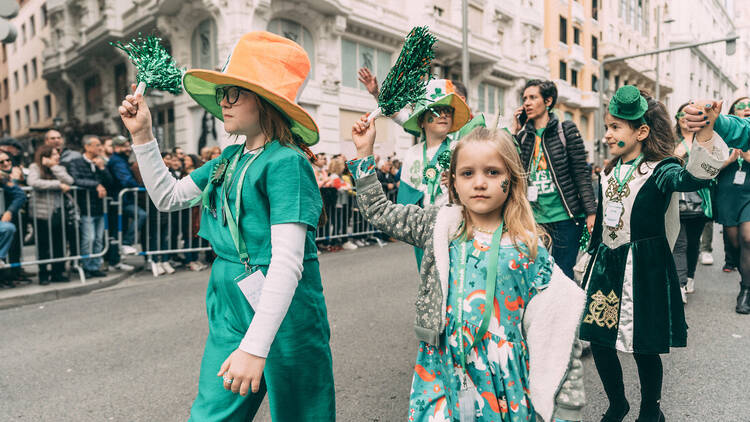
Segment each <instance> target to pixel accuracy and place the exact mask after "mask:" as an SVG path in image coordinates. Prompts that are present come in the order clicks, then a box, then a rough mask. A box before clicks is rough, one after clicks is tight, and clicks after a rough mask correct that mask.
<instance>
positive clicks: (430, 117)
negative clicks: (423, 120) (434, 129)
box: [427, 116, 435, 123]
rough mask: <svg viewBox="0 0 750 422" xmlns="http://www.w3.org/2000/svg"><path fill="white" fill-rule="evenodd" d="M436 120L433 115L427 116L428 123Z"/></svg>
mask: <svg viewBox="0 0 750 422" xmlns="http://www.w3.org/2000/svg"><path fill="white" fill-rule="evenodd" d="M434 121H435V118H434V117H432V116H427V123H432V122H434Z"/></svg>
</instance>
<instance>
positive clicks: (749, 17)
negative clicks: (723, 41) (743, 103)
mask: <svg viewBox="0 0 750 422" xmlns="http://www.w3.org/2000/svg"><path fill="white" fill-rule="evenodd" d="M733 6H734V7H733V8H730V10H731V9H733V10H734V13H733V16H734V25H735V28H736V29H737V35H739V37H740V39H739V40H737V52H736V53H735V56H734V57H733V60H732V61H731V66H732V74H733V75H734V78H735V82H736V84H737V90H736V91H735V92H734V96H733V97H734V98H739V97H741V96H750V67H749V66H748V63H750V7H749V6H748V5H747V3H746V2H741V1H737V2H734V5H733ZM725 100H728V101H732V100H731V99H729V98H726V99H725ZM727 106H728V104H727Z"/></svg>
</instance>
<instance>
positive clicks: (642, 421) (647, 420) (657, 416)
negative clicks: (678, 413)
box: [635, 408, 666, 422]
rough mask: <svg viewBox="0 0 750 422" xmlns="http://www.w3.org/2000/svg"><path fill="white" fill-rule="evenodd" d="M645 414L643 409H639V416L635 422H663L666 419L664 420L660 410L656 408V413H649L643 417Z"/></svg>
mask: <svg viewBox="0 0 750 422" xmlns="http://www.w3.org/2000/svg"><path fill="white" fill-rule="evenodd" d="M646 413H647V412H645V411H644V410H643V409H641V414H640V415H638V419H636V420H635V422H665V421H666V419H665V418H664V413H662V411H661V409H659V408H657V409H656V413H653V412H651V414H649V415H645V414H646Z"/></svg>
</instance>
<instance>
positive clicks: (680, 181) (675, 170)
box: [655, 129, 729, 193]
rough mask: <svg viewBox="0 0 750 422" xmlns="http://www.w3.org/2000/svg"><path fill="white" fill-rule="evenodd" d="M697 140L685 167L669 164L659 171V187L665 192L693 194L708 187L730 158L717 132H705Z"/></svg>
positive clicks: (701, 132)
mask: <svg viewBox="0 0 750 422" xmlns="http://www.w3.org/2000/svg"><path fill="white" fill-rule="evenodd" d="M693 141H694V142H693V148H692V149H691V150H690V158H689V159H688V162H687V164H686V165H685V167H684V168H683V167H682V166H680V165H679V164H677V163H669V164H664V165H662V166H661V167H659V168H658V169H657V170H656V173H655V176H656V185H657V186H658V187H659V189H660V190H661V191H662V192H664V193H670V192H692V191H696V190H698V189H700V188H704V187H706V186H708V184H709V181H710V180H711V179H713V178H715V177H716V176H717V175H718V174H719V171H720V170H721V168H722V167H723V165H724V162H725V161H726V160H727V159H728V158H729V148H728V147H727V145H726V144H725V143H724V142H723V141H722V140H721V138H720V137H719V135H718V134H717V133H716V132H713V131H708V130H705V129H704V130H701V131H700V132H698V133H696V135H695V138H693Z"/></svg>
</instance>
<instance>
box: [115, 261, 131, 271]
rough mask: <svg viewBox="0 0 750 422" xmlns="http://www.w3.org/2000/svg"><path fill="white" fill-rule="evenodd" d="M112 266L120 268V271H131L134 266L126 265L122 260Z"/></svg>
mask: <svg viewBox="0 0 750 422" xmlns="http://www.w3.org/2000/svg"><path fill="white" fill-rule="evenodd" d="M113 268H114V269H116V270H120V271H133V270H134V269H135V267H134V266H132V265H128V264H126V263H124V262H120V263H119V264H117V265H115V266H114V267H113Z"/></svg>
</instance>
